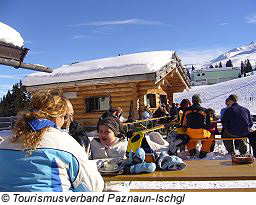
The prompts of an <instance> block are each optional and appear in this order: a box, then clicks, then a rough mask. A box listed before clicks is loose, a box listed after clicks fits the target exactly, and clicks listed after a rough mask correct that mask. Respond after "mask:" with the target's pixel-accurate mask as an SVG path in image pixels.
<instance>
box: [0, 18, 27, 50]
mask: <svg viewBox="0 0 256 205" xmlns="http://www.w3.org/2000/svg"><path fill="white" fill-rule="evenodd" d="M0 42H3V43H7V44H11V45H14V46H18V47H22V46H23V45H24V40H23V38H22V37H21V35H20V33H19V32H17V31H16V30H15V29H13V28H11V27H10V26H8V25H6V24H4V23H2V22H0Z"/></svg>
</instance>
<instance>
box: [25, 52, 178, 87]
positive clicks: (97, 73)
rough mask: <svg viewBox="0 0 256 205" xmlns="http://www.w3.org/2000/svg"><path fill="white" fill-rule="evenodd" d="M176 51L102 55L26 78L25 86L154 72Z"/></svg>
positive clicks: (170, 58) (168, 60)
mask: <svg viewBox="0 0 256 205" xmlns="http://www.w3.org/2000/svg"><path fill="white" fill-rule="evenodd" d="M174 52H175V51H151V52H142V53H134V54H128V55H122V56H117V57H112V58H103V59H98V60H90V61H85V62H81V63H76V64H72V65H68V66H62V67H60V68H57V69H55V70H54V71H53V72H52V73H33V74H30V75H28V76H26V77H25V78H24V79H23V84H24V85H26V86H34V85H44V84H51V83H61V82H73V81H78V80H87V79H99V78H107V77H117V76H129V75H136V74H146V73H154V72H156V71H158V70H160V69H161V68H162V67H163V66H165V65H166V64H167V63H169V62H170V61H171V60H173V54H174Z"/></svg>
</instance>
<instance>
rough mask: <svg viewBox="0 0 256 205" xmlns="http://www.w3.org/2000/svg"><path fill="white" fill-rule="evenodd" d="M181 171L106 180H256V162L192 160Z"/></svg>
mask: <svg viewBox="0 0 256 205" xmlns="http://www.w3.org/2000/svg"><path fill="white" fill-rule="evenodd" d="M184 162H185V163H186V164H187V167H186V168H185V169H184V170H181V171H160V170H157V171H155V172H153V173H148V174H123V175H117V176H104V177H103V178H104V181H229V180H256V162H253V163H252V164H243V165H241V164H235V163H232V161H231V160H190V161H184ZM211 190H212V189H184V190H183V189H167V190H165V189H163V190H162V189H157V190H154V189H150V190H148V189H144V190H143V189H142V190H137V189H136V190H132V191H183V192H185V191H195V192H199V191H211ZM213 190H214V191H227V192H231V191H256V187H255V188H234V189H233V188H229V189H213Z"/></svg>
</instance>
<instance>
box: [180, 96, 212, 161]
mask: <svg viewBox="0 0 256 205" xmlns="http://www.w3.org/2000/svg"><path fill="white" fill-rule="evenodd" d="M192 103H193V105H192V106H190V107H188V108H187V109H185V110H184V112H183V115H182V119H181V125H182V126H186V128H187V131H186V134H187V135H188V136H189V138H190V139H197V138H198V139H200V138H209V137H210V134H211V133H210V132H209V131H208V130H209V129H210V115H209V113H208V112H207V110H206V108H203V107H201V106H200V103H201V98H200V96H199V95H193V96H192ZM198 142H199V140H198V141H192V140H190V141H189V143H188V144H187V148H188V151H189V154H190V156H191V157H195V156H196V155H197V151H196V145H197V143H198ZM201 143H202V148H201V151H200V153H199V158H201V159H202V158H205V157H206V155H207V153H208V152H209V151H210V146H209V142H208V143H207V141H202V142H201Z"/></svg>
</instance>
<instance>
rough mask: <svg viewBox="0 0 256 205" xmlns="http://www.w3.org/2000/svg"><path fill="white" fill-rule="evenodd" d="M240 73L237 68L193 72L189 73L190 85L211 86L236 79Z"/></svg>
mask: <svg viewBox="0 0 256 205" xmlns="http://www.w3.org/2000/svg"><path fill="white" fill-rule="evenodd" d="M240 73H241V70H240V68H239V67H232V68H225V67H224V68H210V69H200V70H193V71H192V72H191V82H192V85H212V84H215V83H221V82H224V81H228V80H233V79H236V78H238V77H239V75H240Z"/></svg>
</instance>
